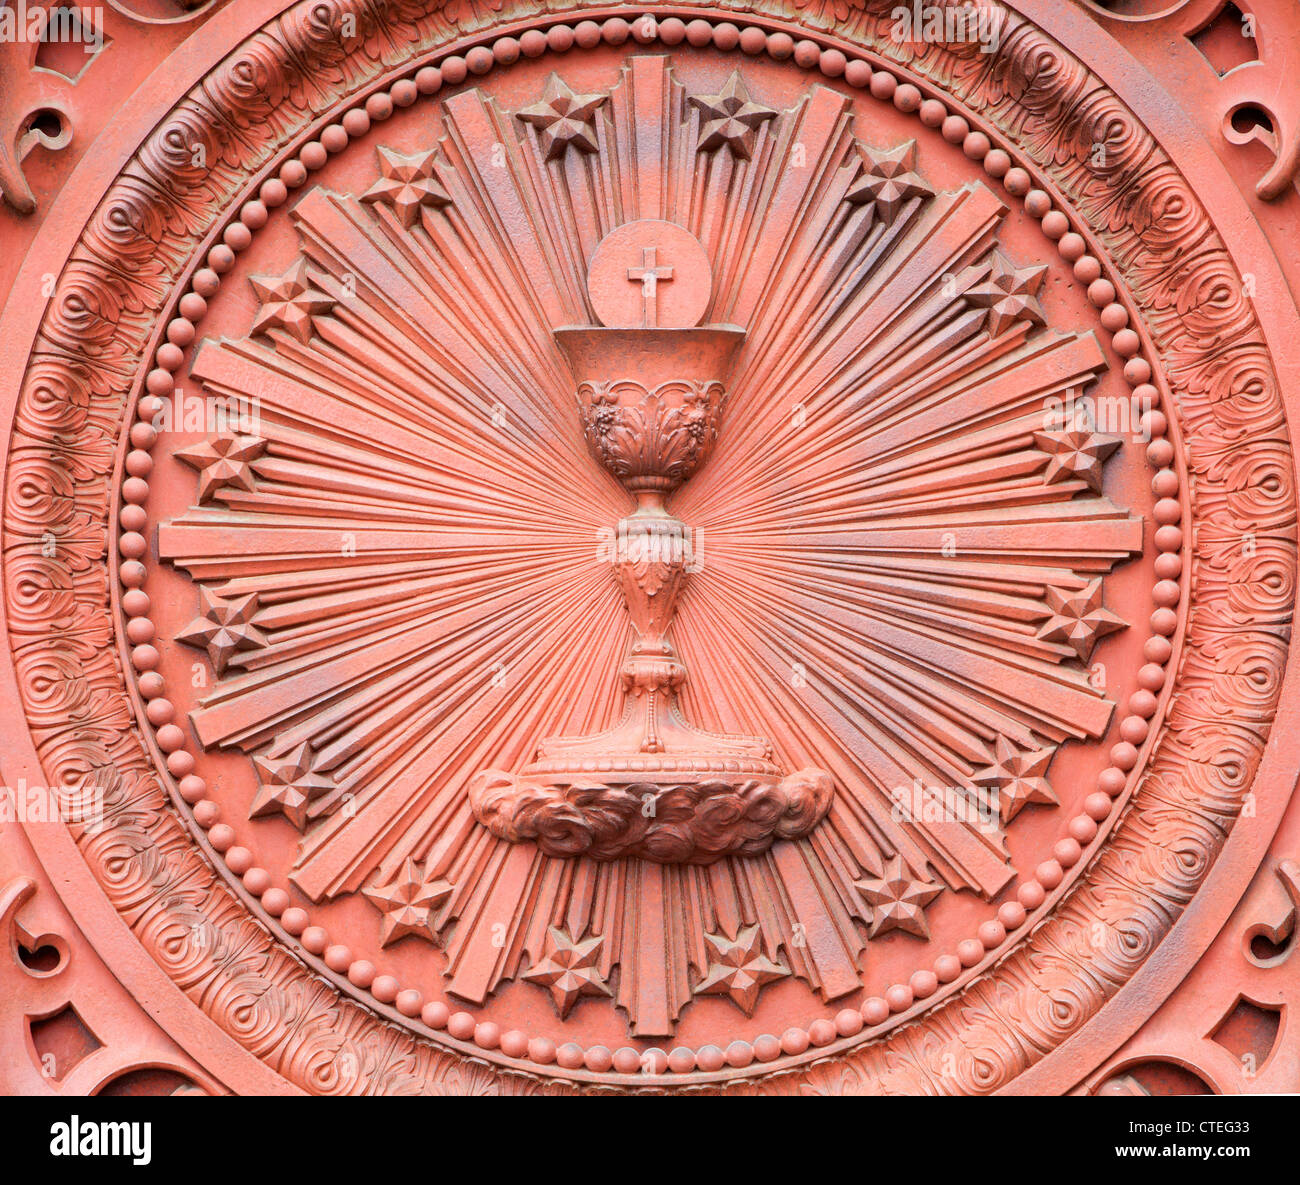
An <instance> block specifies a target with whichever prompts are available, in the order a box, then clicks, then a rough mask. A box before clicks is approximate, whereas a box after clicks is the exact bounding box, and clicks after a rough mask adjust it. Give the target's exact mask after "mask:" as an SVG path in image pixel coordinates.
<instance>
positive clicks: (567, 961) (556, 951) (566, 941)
mask: <svg viewBox="0 0 1300 1185" xmlns="http://www.w3.org/2000/svg"><path fill="white" fill-rule="evenodd" d="M548 933H549V934H550V938H551V941H550V944H549V946H548V948H547V951H546V957H545V958H544V959H543V960H542V961H541V962H540V963H538V964H537V966H536V967H533V968H530V969H529V970H528V971H526V972H525V973H524V975H523V978H524V979H527V980H529V981H530V982H532V983H539V984H541V985H542V987H545V988H549V989H550V992H551V995H552V996H553V997H554V999H555V1007H556V1009H557V1010H558V1011H559V1013H560V1019H561V1020H563V1019H564V1018H565V1017H566V1016H568V1015H569V1011H570V1010H571V1009H572V1008H573V1006H574V1005H575V1004H576V1003H577V1002H578V1000H579V999H580V998H581V997H583V996H608V995H611V992H610V990H609V987H608V986H607V985H606V983H605V977H604V976H603V975H602V974H601V972H600V967H599V966H598V965H597V964H598V960H599V958H600V948H601V946H602V945H603V943H604V941H605V939H604V938H602V937H599V936H594V935H593V936H592V937H590V938H584V939H583V940H582V941H581V942H575V941H574V940H573V939H572V938H571V937H569V935H568V934H567V933H566V932H565V931H563V930H561V929H559V928H558V927H556V926H552V927H551V928H550V930H549V931H548Z"/></svg>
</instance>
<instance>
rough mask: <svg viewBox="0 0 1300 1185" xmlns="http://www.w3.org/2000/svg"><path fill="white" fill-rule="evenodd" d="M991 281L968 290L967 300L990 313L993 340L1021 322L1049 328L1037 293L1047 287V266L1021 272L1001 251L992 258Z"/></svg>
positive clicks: (983, 282)
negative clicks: (1045, 325)
mask: <svg viewBox="0 0 1300 1185" xmlns="http://www.w3.org/2000/svg"><path fill="white" fill-rule="evenodd" d="M989 269H990V270H989V275H988V278H987V279H986V280H984V281H982V282H981V283H979V284H976V285H974V287H972V288H969V289H967V290H966V294H965V295H966V299H967V300H969V301H970V302H971V304H973V305H975V306H976V307H977V308H984V309H988V311H989V312H988V320H987V324H988V331H989V333H990V334H991V335H992V336H993V337H997V336H998V335H999V334H1000V333H1002V332H1004V331H1005V330H1007V329H1009V328H1010V327H1011V326H1012V325H1014V324H1015V323H1016V322H1017V321H1032V322H1033V323H1034V324H1035V325H1044V324H1046V317H1045V316H1044V314H1043V308H1042V306H1041V305H1040V304H1039V303H1038V298H1037V296H1036V293H1037V292H1038V290H1039V288H1041V287H1042V286H1043V277H1044V276H1046V275H1047V268H1046V266H1041V267H1025V268H1018V267H1016V265H1015V264H1014V263H1012V262H1011V260H1009V259H1008V258H1007V257H1006V256H1005V255H1003V254H1002V252H1001V251H998V250H996V249H995V250H994V251H993V254H992V255H991V256H990V258H989Z"/></svg>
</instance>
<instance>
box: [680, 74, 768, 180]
mask: <svg viewBox="0 0 1300 1185" xmlns="http://www.w3.org/2000/svg"><path fill="white" fill-rule="evenodd" d="M690 101H691V104H692V105H693V106H695V107H698V108H699V110H700V143H699V151H700V152H712V151H713V150H714V149H715V148H721V147H722V146H723V145H724V144H725V145H726V146H727V147H728V148H730V149H731V153H732V155H733V156H738V157H739V158H740V159H741V160H749V158H750V156H751V155H752V154H753V151H754V141H755V140H756V139H757V138H758V129H759V127H760V125H761V124H762V123H763V121H764V120H768V119H775V118H776V112H775V111H773V110H772V109H771V108H770V107H763V106H760V105H759V104H758V103H755V102H752V101H751V100H750V97H749V91H747V90H746V89H745V83H744V80H743V79H742V78H741V77H740V71H739V70H733V71H732V74H731V77H730V78H728V79H727V82H726V85H725V86H724V87H723V88H722V90H720V91H719V92H718V93H717V94H716V95H692V96H691V100H690Z"/></svg>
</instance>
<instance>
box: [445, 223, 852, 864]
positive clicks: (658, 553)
mask: <svg viewBox="0 0 1300 1185" xmlns="http://www.w3.org/2000/svg"><path fill="white" fill-rule="evenodd" d="M587 282H588V291H589V293H590V296H591V300H592V306H593V308H594V309H595V311H596V314H597V316H598V317H599V318H600V320H601V322H602V324H600V325H587V326H572V327H567V328H562V329H557V330H555V340H556V343H557V344H558V346H559V348H560V350H561V351H562V352H563V353H564V355H565V357H566V358H567V360H568V363H569V367H570V369H571V371H572V373H573V378H574V384H575V391H576V394H577V400H578V410H579V415H580V418H581V423H582V429H583V433H584V435H585V436H586V440H587V444H588V447H589V448H590V450H591V452H592V455H593V456H594V457H595V459H596V460H597V461H598V462H599V463H600V464H601V465H603V466H604V467H605V468H606V469H607V470H608V471H609V472H610V473H612V474H613V475H614V476H615V477H616V478H617V479H618V480H619V481H620V482H621V483H622V484H623V486H624V487H625V488H626V489H627V491H628V492H629V494H631V495H632V497H633V498H634V499H635V502H636V507H635V509H634V510H633V511H632V513H631V514H629V515H628V516H627V517H625V518H624V519H623V520H622V521H621V522H619V524H618V526H617V528H616V530H615V534H614V547H613V549H612V555H611V566H612V568H613V574H614V577H615V579H616V580H617V581H618V584H619V586H620V588H621V589H622V592H623V596H624V599H625V601H626V603H627V609H628V613H629V615H630V617H631V620H632V625H633V628H634V631H635V635H636V636H635V640H634V642H633V643H632V647H631V649H630V651H629V652H628V654H627V657H626V658H625V659H624V661H623V664H622V667H621V669H620V677H621V684H622V688H623V692H624V695H625V700H626V702H625V705H624V710H623V715H622V718H621V719H620V720H619V722H618V723H617V724H616V725H614V727H612V728H610V729H606V730H605V731H603V732H598V733H594V734H591V735H587V736H572V737H568V736H562V737H550V738H547V739H546V740H544V741H542V743H541V744H540V745H539V746H538V749H537V753H536V756H535V758H534V759H533V760H532V761H531V762H530V763H529V764H528V765H526V766H524V768H523V769H521V770H519V771H518V773H507V772H504V771H501V770H484V771H482V772H480V773H479V774H477V775H476V776H475V777H474V779H473V780H472V782H471V784H470V788H469V797H470V803H471V805H472V807H473V810H474V813H475V815H476V817H477V818H478V819H479V821H480V822H481V823H483V824H484V825H485V826H487V827H488V828H489V829H490V830H491V831H492V832H493V833H494V834H495V835H497V836H499V837H501V838H503V839H507V840H510V841H513V842H524V841H530V840H531V841H535V842H536V843H537V844H538V845H539V846H540V847H541V849H542V850H543V851H544V852H546V853H547V854H549V855H555V856H578V855H587V856H590V857H592V858H594V859H598V860H611V859H617V858H620V857H625V856H635V857H640V858H643V859H649V860H655V861H659V862H662V863H687V862H689V863H708V862H710V861H712V860H716V859H718V858H719V857H721V856H724V855H749V854H755V853H758V852H761V851H764V850H766V849H767V848H768V847H769V846H770V845H771V844H772V843H773V842H774V841H775V840H777V839H790V838H796V837H798V836H801V835H805V834H807V833H808V832H809V831H810V830H811V829H812V828H813V827H814V826H816V824H817V823H818V822H819V821H820V820H821V819H822V817H823V816H824V815H825V813H826V811H827V809H828V808H829V806H830V801H831V797H832V794H833V790H834V785H833V782H832V779H831V777H830V775H829V774H827V773H826V772H825V771H823V770H820V769H802V770H798V771H797V772H794V773H791V774H788V775H787V774H785V773H784V772H783V771H782V770H781V769H780V767H779V766H777V765H776V764H775V762H774V760H773V753H772V745H771V743H770V742H769V741H767V740H765V739H763V738H762V737H756V736H739V735H729V734H723V733H715V732H709V731H706V730H705V729H702V728H698V727H696V726H695V725H693V724H691V723H690V722H689V721H687V720H686V718H685V716H684V715H683V713H682V711H681V708H680V706H679V704H678V693H679V692H680V690H681V688H682V686H683V685H684V684H685V682H686V680H687V669H686V665H685V664H684V663H683V662H682V660H681V658H680V657H679V656H678V654H677V651H676V649H675V648H674V646H673V644H672V642H671V640H670V638H669V630H670V627H671V625H672V621H673V617H674V614H675V611H676V606H677V600H678V596H679V594H680V592H681V589H682V587H683V585H684V583H685V581H686V579H687V577H688V575H689V569H691V568H692V567H693V564H692V558H693V545H692V538H691V532H690V530H689V528H688V527H687V526H686V524H685V523H683V522H682V521H681V519H679V518H676V517H675V516H674V515H673V514H672V513H670V511H669V510H668V508H667V499H668V496H669V495H670V494H671V493H672V492H673V491H674V490H676V489H677V488H678V487H679V486H681V485H682V483H683V482H685V481H687V480H688V479H689V478H690V477H691V476H692V474H694V473H695V472H696V471H697V470H698V469H699V468H700V467H701V466H702V465H703V464H704V463H705V462H706V461H707V460H708V457H709V455H710V453H711V452H712V451H713V447H714V444H715V443H716V441H717V438H718V431H719V422H720V418H721V412H722V407H723V404H724V402H725V399H726V395H727V387H726V382H727V377H728V375H729V373H730V370H731V365H732V362H733V360H734V358H735V355H736V353H737V351H738V350H739V349H740V347H741V345H742V343H743V342H744V339H745V330H744V329H742V328H740V327H739V326H735V325H699V324H698V322H699V320H700V319H701V317H702V316H703V314H704V313H705V311H706V310H707V308H708V305H709V302H710V298H711V289H712V275H711V269H710V265H709V260H708V255H707V253H706V252H705V250H704V247H703V246H702V245H701V244H700V242H699V240H697V239H696V238H695V237H694V236H693V235H692V234H691V233H690V232H689V231H687V230H686V229H685V228H684V227H681V226H678V225H676V224H674V223H670V222H665V221H659V220H642V221H637V222H631V223H627V224H625V225H623V226H621V227H619V228H618V229H617V230H615V231H613V232H611V233H610V234H609V235H607V236H606V237H605V239H604V240H602V241H601V243H600V244H599V246H598V247H597V249H596V252H595V253H594V255H593V257H592V261H591V265H590V268H589V270H588V280H587Z"/></svg>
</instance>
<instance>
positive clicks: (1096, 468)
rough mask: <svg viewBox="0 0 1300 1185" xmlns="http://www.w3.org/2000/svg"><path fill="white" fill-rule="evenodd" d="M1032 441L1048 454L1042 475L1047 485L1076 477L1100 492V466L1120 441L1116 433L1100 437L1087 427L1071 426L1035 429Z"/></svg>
mask: <svg viewBox="0 0 1300 1185" xmlns="http://www.w3.org/2000/svg"><path fill="white" fill-rule="evenodd" d="M1034 443H1035V444H1036V445H1038V447H1039V448H1040V449H1042V451H1043V452H1045V453H1047V455H1048V461H1047V469H1046V471H1045V472H1044V474H1043V480H1044V481H1045V482H1046V483H1047V484H1048V485H1053V484H1055V483H1056V482H1058V481H1068V480H1070V479H1071V478H1079V479H1081V480H1083V481H1085V482H1087V484H1088V488H1089V489H1090V490H1091V491H1092V492H1093V493H1094V494H1100V493H1101V467H1102V465H1103V464H1104V463H1105V461H1106V458H1107V457H1109V456H1110V455H1111V453H1113V452H1114V451H1115V450H1116V449H1117V448H1119V446H1120V443H1121V441H1120V438H1119V437H1118V436H1103V435H1102V434H1101V433H1100V432H1094V431H1092V429H1090V428H1088V427H1086V426H1073V427H1068V428H1054V429H1050V430H1047V431H1043V432H1035V433H1034Z"/></svg>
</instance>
